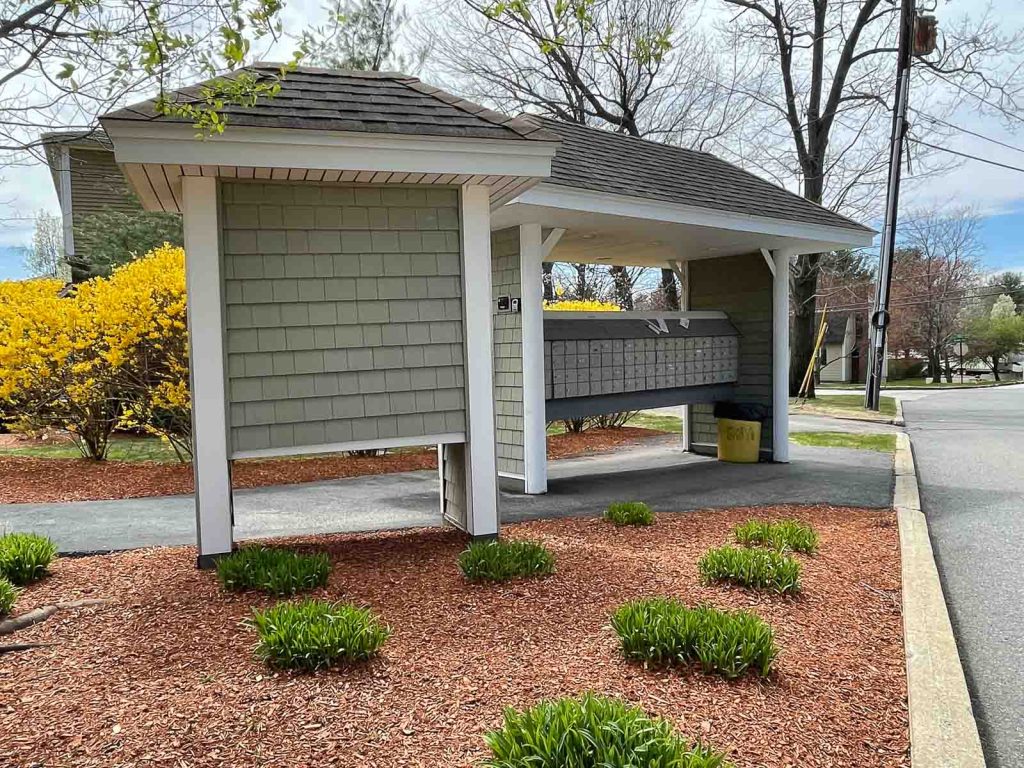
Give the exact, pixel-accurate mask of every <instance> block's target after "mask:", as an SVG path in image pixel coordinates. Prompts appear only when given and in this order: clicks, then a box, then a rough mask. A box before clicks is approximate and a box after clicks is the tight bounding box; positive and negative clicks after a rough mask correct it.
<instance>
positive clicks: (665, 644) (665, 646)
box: [612, 598, 778, 678]
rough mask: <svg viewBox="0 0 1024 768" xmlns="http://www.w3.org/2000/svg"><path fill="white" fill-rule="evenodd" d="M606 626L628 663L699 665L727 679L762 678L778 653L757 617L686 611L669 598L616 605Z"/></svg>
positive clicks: (766, 627) (709, 609)
mask: <svg viewBox="0 0 1024 768" xmlns="http://www.w3.org/2000/svg"><path fill="white" fill-rule="evenodd" d="M612 627H613V628H614V629H615V631H616V632H617V633H618V635H619V640H620V647H621V649H622V653H623V655H624V656H625V657H626V658H628V659H634V660H637V661H643V662H645V663H650V664H657V665H666V666H668V665H673V664H684V663H688V662H699V663H700V665H701V666H702V667H703V668H704V670H705V671H707V672H717V673H719V674H721V675H723V676H725V677H728V678H734V677H739V676H740V675H743V674H744V673H746V672H747V671H748V670H749V671H753V672H755V673H756V674H758V675H761V676H762V677H763V676H766V675H767V674H768V673H769V672H771V668H772V663H773V662H774V661H775V657H776V655H777V654H778V649H777V648H776V646H775V633H774V632H773V631H772V628H771V627H770V626H769V625H768V624H767V623H766V622H765V621H764V620H763V619H761V618H760V617H759V616H757V615H755V614H753V613H748V612H747V611H720V610H718V609H717V608H714V607H712V606H709V605H699V606H697V607H696V608H690V607H688V606H686V605H684V604H683V603H681V602H679V601H678V600H672V599H669V598H651V599H647V600H637V601H634V602H630V603H626V604H624V605H622V606H620V607H619V609H618V610H617V611H616V612H615V614H614V615H613V616H612Z"/></svg>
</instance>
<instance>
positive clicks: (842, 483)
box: [0, 438, 892, 552]
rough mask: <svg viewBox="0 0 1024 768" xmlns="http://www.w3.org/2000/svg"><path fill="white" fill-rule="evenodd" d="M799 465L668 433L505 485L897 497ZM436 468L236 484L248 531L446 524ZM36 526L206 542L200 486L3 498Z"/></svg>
mask: <svg viewBox="0 0 1024 768" xmlns="http://www.w3.org/2000/svg"><path fill="white" fill-rule="evenodd" d="M791 455H792V463H790V464H755V465H737V464H720V463H718V462H717V461H714V460H713V459H708V458H702V457H698V456H694V455H692V454H687V453H684V452H683V451H682V450H680V449H679V447H678V438H665V439H660V440H657V441H652V442H649V443H645V444H643V445H641V446H637V447H635V448H631V449H627V450H623V451H618V452H615V453H610V454H602V455H598V456H590V457H583V458H576V459H565V460H561V461H554V462H551V465H550V468H549V477H550V480H549V486H550V487H549V493H548V494H546V495H545V496H523V495H521V494H514V493H508V492H504V491H503V492H502V494H501V510H502V519H503V520H505V521H506V522H511V521H516V520H528V519H537V518H543V517H562V516H573V515H584V516H585V515H597V514H600V512H601V511H602V510H603V509H604V508H605V507H606V506H607V505H608V504H609V503H610V502H612V501H616V500H624V499H629V500H632V499H640V500H643V501H646V502H647V503H649V504H650V505H651V506H652V507H653V508H654V509H655V510H656V511H663V512H670V511H684V510H690V509H701V508H706V507H728V506H743V505H754V504H777V503H819V502H820V503H828V504H836V505H840V504H842V505H851V506H866V507H887V506H889V502H890V491H891V485H892V458H891V457H890V456H889V455H888V454H882V453H876V452H873V451H856V450H846V449H836V448H805V447H801V446H797V445H793V446H791ZM437 488H438V483H437V474H436V473H435V472H407V473H401V474H392V475H380V476H374V477H355V478H347V479H343V480H333V481H329V482H323V483H308V484H302V485H285V486H275V487H271V488H254V489H246V490H239V491H236V492H235V521H236V529H235V535H236V537H237V538H238V539H249V538H264V537H272V536H284V535H295V534H307V533H326V532H342V531H365V530H383V529H389V528H405V527H416V526H433V525H440V524H441V521H440V513H439V500H438V493H437ZM4 529H6V530H19V531H36V532H39V533H43V534H46V535H47V536H50V537H51V538H53V539H54V541H56V542H57V544H58V546H59V547H60V549H61V551H62V552H94V551H105V550H113V549H131V548H135V547H146V546H159V545H179V544H194V543H195V508H194V505H193V501H192V497H191V496H163V497H151V498H143V499H124V500H116V501H82V502H69V503H64V504H10V505H4V506H2V507H0V530H4Z"/></svg>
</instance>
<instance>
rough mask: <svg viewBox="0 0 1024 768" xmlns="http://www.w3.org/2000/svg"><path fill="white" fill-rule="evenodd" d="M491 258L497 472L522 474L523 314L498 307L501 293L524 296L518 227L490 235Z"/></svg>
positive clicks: (523, 471)
mask: <svg viewBox="0 0 1024 768" xmlns="http://www.w3.org/2000/svg"><path fill="white" fill-rule="evenodd" d="M491 261H492V264H493V273H492V274H493V282H492V292H493V299H494V406H495V416H496V419H497V449H498V472H499V473H502V474H506V475H513V476H515V477H523V476H524V473H525V471H526V468H525V465H524V460H523V319H522V318H523V316H522V314H520V313H518V312H516V313H513V312H498V309H497V307H498V297H499V296H509V297H510V298H516V299H521V298H522V283H521V280H520V269H521V266H520V258H519V228H518V227H514V228H511V229H504V230H501V231H500V232H495V233H494V234H493V235H491Z"/></svg>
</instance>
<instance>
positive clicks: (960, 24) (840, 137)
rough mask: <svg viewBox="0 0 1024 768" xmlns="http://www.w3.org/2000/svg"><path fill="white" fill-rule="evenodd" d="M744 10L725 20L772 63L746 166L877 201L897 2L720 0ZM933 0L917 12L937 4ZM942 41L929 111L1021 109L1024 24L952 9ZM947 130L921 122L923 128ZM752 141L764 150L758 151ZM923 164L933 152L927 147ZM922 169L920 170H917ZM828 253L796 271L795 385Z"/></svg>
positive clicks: (858, 205) (836, 199) (927, 73)
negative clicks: (1023, 29) (957, 15)
mask: <svg viewBox="0 0 1024 768" xmlns="http://www.w3.org/2000/svg"><path fill="white" fill-rule="evenodd" d="M720 2H721V4H722V7H724V8H726V9H728V10H730V11H731V12H733V13H734V15H733V16H732V18H731V20H730V21H729V22H728V23H726V24H725V25H724V29H725V31H726V32H727V34H729V35H730V36H731V38H732V42H733V47H734V48H735V49H736V50H744V51H746V52H748V53H749V54H750V55H751V56H752V57H754V58H756V59H758V60H760V61H762V62H763V63H764V64H765V67H766V70H765V75H766V77H765V78H764V79H763V80H762V81H761V82H762V89H761V90H760V91H759V92H757V93H751V92H748V94H747V95H748V96H749V98H750V99H751V100H752V101H753V102H755V103H756V104H757V105H758V108H759V109H760V111H761V119H759V120H754V121H751V122H750V127H751V130H752V134H751V135H750V136H748V137H747V138H748V139H749V141H748V142H745V143H744V144H743V146H744V147H745V148H746V150H747V154H746V155H745V157H744V158H742V159H743V160H744V161H745V163H746V164H748V165H750V164H752V163H753V164H755V165H756V166H757V167H758V168H760V169H761V170H762V171H763V172H764V173H766V174H767V175H769V176H771V177H772V178H774V179H776V180H777V181H779V182H781V183H785V184H790V185H793V184H794V183H795V184H798V185H799V187H800V191H801V193H802V194H803V196H804V197H806V198H807V199H808V200H811V201H813V202H815V203H819V204H822V205H826V206H828V207H829V208H832V209H834V210H837V211H840V212H844V213H847V214H850V215H859V216H863V215H865V214H873V213H874V212H876V211H877V210H878V207H879V205H880V202H881V198H882V194H883V190H884V185H883V183H882V181H883V179H884V176H885V171H886V159H887V154H888V132H889V125H890V124H889V120H888V115H887V111H888V109H889V107H888V103H889V99H890V97H891V94H892V90H893V73H894V70H895V53H896V38H897V34H898V29H897V26H898V25H897V21H898V16H899V12H900V5H899V3H891V2H887V1H886V0H720ZM935 4H936V3H935V2H929V0H924V2H920V3H919V6H920V7H919V10H921V11H922V12H930V11H934V10H935ZM941 29H942V30H943V34H942V36H941V37H942V39H941V40H940V46H939V50H938V51H937V52H936V53H935V54H934V55H933V56H932V57H931V58H930V59H929V60H928V61H921V62H920V64H921V65H922V66H918V67H917V68H916V70H915V72H916V75H915V82H914V85H913V86H912V88H913V92H914V101H913V103H914V104H915V106H916V108H917V110H918V112H919V113H922V114H926V115H929V116H931V117H933V118H934V117H935V115H936V114H938V115H939V116H940V118H941V116H942V115H945V114H947V113H948V112H949V111H950V110H951V109H953V108H954V107H955V106H956V105H958V104H961V103H963V102H964V101H967V102H969V103H973V104H974V105H975V106H977V107H979V108H980V109H983V110H987V111H989V112H993V113H997V114H1000V113H1001V114H1005V115H1012V114H1014V113H1017V112H1019V107H1020V101H1019V100H1020V98H1021V94H1022V91H1021V88H1022V85H1024V80H1022V79H1021V70H1020V68H1019V67H1020V56H1021V53H1022V44H1021V42H1022V40H1021V36H1020V34H1019V33H1015V32H1010V33H1005V32H1003V31H1002V29H1003V27H1002V24H1001V21H1000V20H998V19H995V18H993V17H992V16H991V15H990V12H986V13H983V14H982V15H981V16H979V17H975V18H973V19H971V18H964V19H961V20H956V21H951V20H948V19H943V23H942V25H941ZM941 130H944V129H943V126H942V124H939V123H936V122H934V120H932V121H928V120H923V121H922V122H921V123H919V124H917V125H916V126H915V134H916V137H917V138H921V136H922V132H923V131H928V132H931V133H932V134H933V135H934V133H935V132H936V131H941ZM751 147H754V148H756V150H757V151H756V152H755V153H750V152H749V150H750V149H751ZM917 160H918V163H919V166H920V164H921V161H923V160H924V158H923V157H922V156H921V154H920V152H918V158H917ZM915 172H916V173H917V174H920V173H921V170H916V171H915ZM821 261H822V254H808V255H805V256H801V257H800V258H799V259H798V260H797V262H796V264H795V265H794V269H793V273H792V301H793V310H794V315H795V317H794V325H793V334H792V337H791V339H792V351H791V359H790V388H791V390H792V389H794V388H795V387H799V385H800V381H801V379H802V378H803V372H804V370H805V369H806V367H807V363H808V360H809V359H810V356H811V353H812V350H813V346H814V331H815V328H814V314H815V297H816V295H817V287H818V274H819V268H820V265H821Z"/></svg>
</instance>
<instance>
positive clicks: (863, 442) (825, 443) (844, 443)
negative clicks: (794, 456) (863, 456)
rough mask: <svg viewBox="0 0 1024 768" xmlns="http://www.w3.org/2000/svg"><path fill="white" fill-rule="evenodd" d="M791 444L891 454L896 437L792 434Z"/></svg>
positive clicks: (811, 433) (820, 433) (843, 433)
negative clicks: (857, 449) (858, 449)
mask: <svg viewBox="0 0 1024 768" xmlns="http://www.w3.org/2000/svg"><path fill="white" fill-rule="evenodd" d="M789 440H790V442H792V443H797V444H798V445H810V446H815V447H818V448H861V449H863V450H867V451H882V452H885V453H892V452H894V451H895V450H896V435H880V434H875V435H861V434H853V433H849V432H793V433H791V434H790V436H789Z"/></svg>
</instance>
